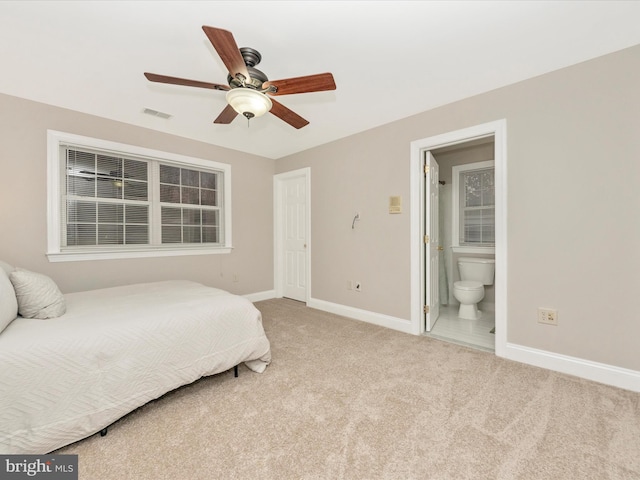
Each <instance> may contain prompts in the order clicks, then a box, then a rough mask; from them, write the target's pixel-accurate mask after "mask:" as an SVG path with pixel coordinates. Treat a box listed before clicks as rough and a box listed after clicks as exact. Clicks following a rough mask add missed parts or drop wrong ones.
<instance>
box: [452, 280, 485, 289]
mask: <svg viewBox="0 0 640 480" xmlns="http://www.w3.org/2000/svg"><path fill="white" fill-rule="evenodd" d="M453 287H454V288H457V289H459V290H466V291H470V290H480V289H482V290H484V285H483V284H482V282H476V281H474V280H459V281H457V282H454V284H453Z"/></svg>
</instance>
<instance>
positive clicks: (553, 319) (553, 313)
mask: <svg viewBox="0 0 640 480" xmlns="http://www.w3.org/2000/svg"><path fill="white" fill-rule="evenodd" d="M538 323H546V324H547V325H558V311H557V310H554V309H553V308H542V307H540V308H538Z"/></svg>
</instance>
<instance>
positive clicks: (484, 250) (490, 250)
mask: <svg viewBox="0 0 640 480" xmlns="http://www.w3.org/2000/svg"><path fill="white" fill-rule="evenodd" d="M451 250H453V252H454V253H480V254H486V255H495V253H496V248H495V247H460V246H453V247H451Z"/></svg>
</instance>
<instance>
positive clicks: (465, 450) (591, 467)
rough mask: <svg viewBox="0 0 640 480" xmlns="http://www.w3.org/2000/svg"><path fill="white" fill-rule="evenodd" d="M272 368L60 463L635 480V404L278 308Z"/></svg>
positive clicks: (156, 469)
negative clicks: (73, 461)
mask: <svg viewBox="0 0 640 480" xmlns="http://www.w3.org/2000/svg"><path fill="white" fill-rule="evenodd" d="M256 306H257V307H258V308H259V309H260V310H261V311H262V312H263V317H264V325H265V329H266V331H267V335H268V336H269V339H270V341H271V346H272V350H273V363H272V364H271V365H270V366H269V367H268V368H267V371H266V372H265V373H263V374H256V373H253V372H251V371H249V370H248V369H247V368H246V367H244V366H241V368H240V376H239V378H234V377H233V373H232V372H227V373H224V374H220V375H217V376H214V377H209V378H205V379H202V380H200V381H198V382H196V383H195V384H192V385H189V386H186V387H183V388H181V389H179V390H176V391H174V392H171V393H169V394H167V395H165V396H164V397H162V398H161V399H159V400H157V401H155V402H151V403H150V404H148V405H146V406H144V407H143V408H141V409H139V410H137V411H135V412H133V413H131V414H130V415H128V416H126V417H124V418H123V419H121V420H120V421H118V422H117V423H115V424H114V425H113V426H112V427H111V428H110V429H109V433H108V435H107V436H106V437H100V436H99V435H94V436H92V437H90V438H88V439H86V440H83V441H81V442H78V443H75V444H73V445H70V446H68V447H65V448H63V449H61V450H59V451H58V452H56V453H77V454H78V455H79V470H80V478H81V479H83V480H111V479H113V480H137V479H140V480H143V479H145V480H146V479H149V480H152V479H153V480H163V479H178V480H200V479H202V480H211V479H393V480H396V479H527V480H531V479H553V480H559V479H598V480H603V479H640V395H639V394H636V393H632V392H628V391H624V390H620V389H616V388H612V387H608V386H604V385H600V384H596V383H592V382H588V381H584V380H580V379H577V378H573V377H569V376H565V375H561V374H557V373H553V372H550V371H546V370H543V369H539V368H535V367H530V366H526V365H522V364H519V363H515V362H510V361H506V360H503V359H500V358H497V357H495V356H494V355H493V354H490V353H486V352H482V351H477V350H473V349H469V348H465V347H461V346H457V345H453V344H448V343H445V342H442V341H438V340H434V339H431V338H426V337H417V336H412V335H407V334H403V333H399V332H395V331H392V330H388V329H384V328H381V327H376V326H373V325H370V324H366V323H363V322H358V321H355V320H349V319H345V318H342V317H338V316H335V315H331V314H328V313H324V312H320V311H318V310H313V309H309V308H307V307H306V306H304V305H303V304H300V303H297V302H294V301H291V300H268V301H264V302H259V303H257V304H256Z"/></svg>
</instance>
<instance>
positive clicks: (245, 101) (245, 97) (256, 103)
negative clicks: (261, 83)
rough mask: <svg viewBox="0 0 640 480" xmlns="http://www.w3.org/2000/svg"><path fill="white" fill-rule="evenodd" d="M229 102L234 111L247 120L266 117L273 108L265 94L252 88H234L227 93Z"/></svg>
mask: <svg viewBox="0 0 640 480" xmlns="http://www.w3.org/2000/svg"><path fill="white" fill-rule="evenodd" d="M227 102H228V103H229V105H231V106H232V107H233V109H234V110H235V111H236V112H238V113H239V114H241V115H244V116H245V117H247V118H253V117H259V116H261V115H264V114H265V113H267V112H268V111H269V110H271V107H272V106H273V103H272V102H271V99H270V98H269V97H267V96H266V95H265V94H264V93H260V92H258V91H256V90H252V89H250V88H234V89H231V90H229V91H228V92H227Z"/></svg>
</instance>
